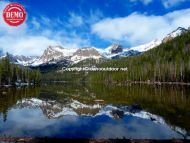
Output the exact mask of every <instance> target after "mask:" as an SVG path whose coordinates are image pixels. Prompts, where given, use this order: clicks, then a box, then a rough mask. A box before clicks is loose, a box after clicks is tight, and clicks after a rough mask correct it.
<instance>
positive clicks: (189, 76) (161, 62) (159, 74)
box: [90, 32, 190, 82]
mask: <svg viewBox="0 0 190 143" xmlns="http://www.w3.org/2000/svg"><path fill="white" fill-rule="evenodd" d="M98 67H128V71H127V72H111V73H110V72H109V73H108V72H107V73H103V72H99V73H92V74H90V77H91V78H90V79H91V80H92V81H109V82H111V81H128V80H130V81H159V82H190V32H187V33H184V34H182V35H181V36H179V37H176V38H175V39H173V40H170V41H168V42H166V43H163V44H161V45H160V46H158V47H157V48H154V49H152V50H149V51H147V52H145V53H143V54H141V55H138V56H133V57H127V58H122V59H118V60H110V61H108V62H104V63H102V64H99V65H98Z"/></svg>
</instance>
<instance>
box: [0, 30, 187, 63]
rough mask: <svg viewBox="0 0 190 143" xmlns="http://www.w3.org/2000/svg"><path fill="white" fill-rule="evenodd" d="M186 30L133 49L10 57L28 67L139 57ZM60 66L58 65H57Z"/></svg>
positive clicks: (52, 50)
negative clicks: (65, 62)
mask: <svg viewBox="0 0 190 143" xmlns="http://www.w3.org/2000/svg"><path fill="white" fill-rule="evenodd" d="M187 31H188V30H187V29H185V28H182V27H179V28H177V29H176V30H174V31H173V32H171V33H169V34H168V35H166V36H165V37H164V38H159V39H155V40H153V41H151V42H149V43H146V44H142V45H138V46H135V47H129V48H124V47H123V46H122V45H119V44H112V45H110V46H109V47H108V48H105V49H104V48H96V47H88V48H63V47H61V46H48V47H47V48H46V49H45V50H44V52H43V54H42V55H41V56H39V57H37V56H24V55H13V54H10V55H11V60H12V62H13V63H16V64H20V65H23V66H30V67H44V65H55V64H59V63H60V62H62V63H63V62H64V61H65V60H67V61H69V63H70V64H71V65H72V64H76V63H79V62H81V61H83V60H87V59H95V60H98V59H102V58H104V59H108V60H109V59H119V58H123V57H128V56H134V55H139V54H141V53H143V52H146V51H148V50H150V49H153V48H155V47H157V46H159V45H160V44H162V43H166V42H168V41H170V40H172V39H173V38H175V37H177V36H179V35H181V34H183V33H185V32H187ZM0 56H1V57H4V56H3V51H2V52H1V51H0ZM59 65H60V64H59Z"/></svg>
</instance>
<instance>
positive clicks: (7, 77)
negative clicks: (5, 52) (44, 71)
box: [0, 56, 40, 85]
mask: <svg viewBox="0 0 190 143" xmlns="http://www.w3.org/2000/svg"><path fill="white" fill-rule="evenodd" d="M39 82H40V72H39V71H38V70H31V69H29V68H26V67H21V66H18V65H15V64H11V62H10V60H9V56H6V57H5V58H2V59H1V60H0V85H16V83H28V84H37V83H39Z"/></svg>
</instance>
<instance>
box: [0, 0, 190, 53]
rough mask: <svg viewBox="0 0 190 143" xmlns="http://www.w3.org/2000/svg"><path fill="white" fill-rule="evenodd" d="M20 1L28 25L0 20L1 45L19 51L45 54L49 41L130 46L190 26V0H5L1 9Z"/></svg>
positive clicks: (71, 45) (69, 46) (70, 45)
mask: <svg viewBox="0 0 190 143" xmlns="http://www.w3.org/2000/svg"><path fill="white" fill-rule="evenodd" d="M15 1H16V2H18V3H21V4H23V5H24V7H25V8H26V10H27V13H28V17H27V21H26V23H25V24H23V25H21V26H19V27H10V26H7V25H6V24H5V23H4V21H3V20H2V17H1V19H0V28H1V29H2V30H1V31H0V42H1V43H3V44H2V45H1V46H0V48H2V49H3V51H8V52H13V54H25V55H40V54H42V52H43V50H44V49H45V48H47V46H48V45H61V46H63V47H66V48H76V47H87V46H95V47H98V48H106V47H108V46H109V45H110V44H112V43H119V44H121V45H123V46H124V47H126V48H129V47H131V46H137V45H139V44H144V43H147V42H150V41H151V40H154V39H156V38H161V37H163V36H165V35H166V34H168V33H169V32H171V31H172V30H175V29H176V28H177V27H179V26H182V27H185V28H187V27H188V26H190V20H189V17H190V0H46V1H44V0H14V1H7V0H1V1H0V10H1V12H2V10H3V8H4V7H5V6H6V4H8V3H9V2H15ZM29 51H30V52H29Z"/></svg>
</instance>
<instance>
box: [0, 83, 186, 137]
mask: <svg viewBox="0 0 190 143" xmlns="http://www.w3.org/2000/svg"><path fill="white" fill-rule="evenodd" d="M189 119H190V87H188V86H186V87H185V86H153V85H126V86H113V85H112V86H106V85H103V84H93V85H89V84H71V83H70V84H54V85H44V86H42V87H40V88H39V87H38V88H37V87H36V88H34V87H33V88H18V89H6V88H4V89H3V88H1V89H0V135H1V136H3V135H7V136H14V137H20V136H27V137H59V138H106V139H107V138H135V139H144V138H148V139H173V138H178V139H181V138H187V139H189V137H190V123H189Z"/></svg>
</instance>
